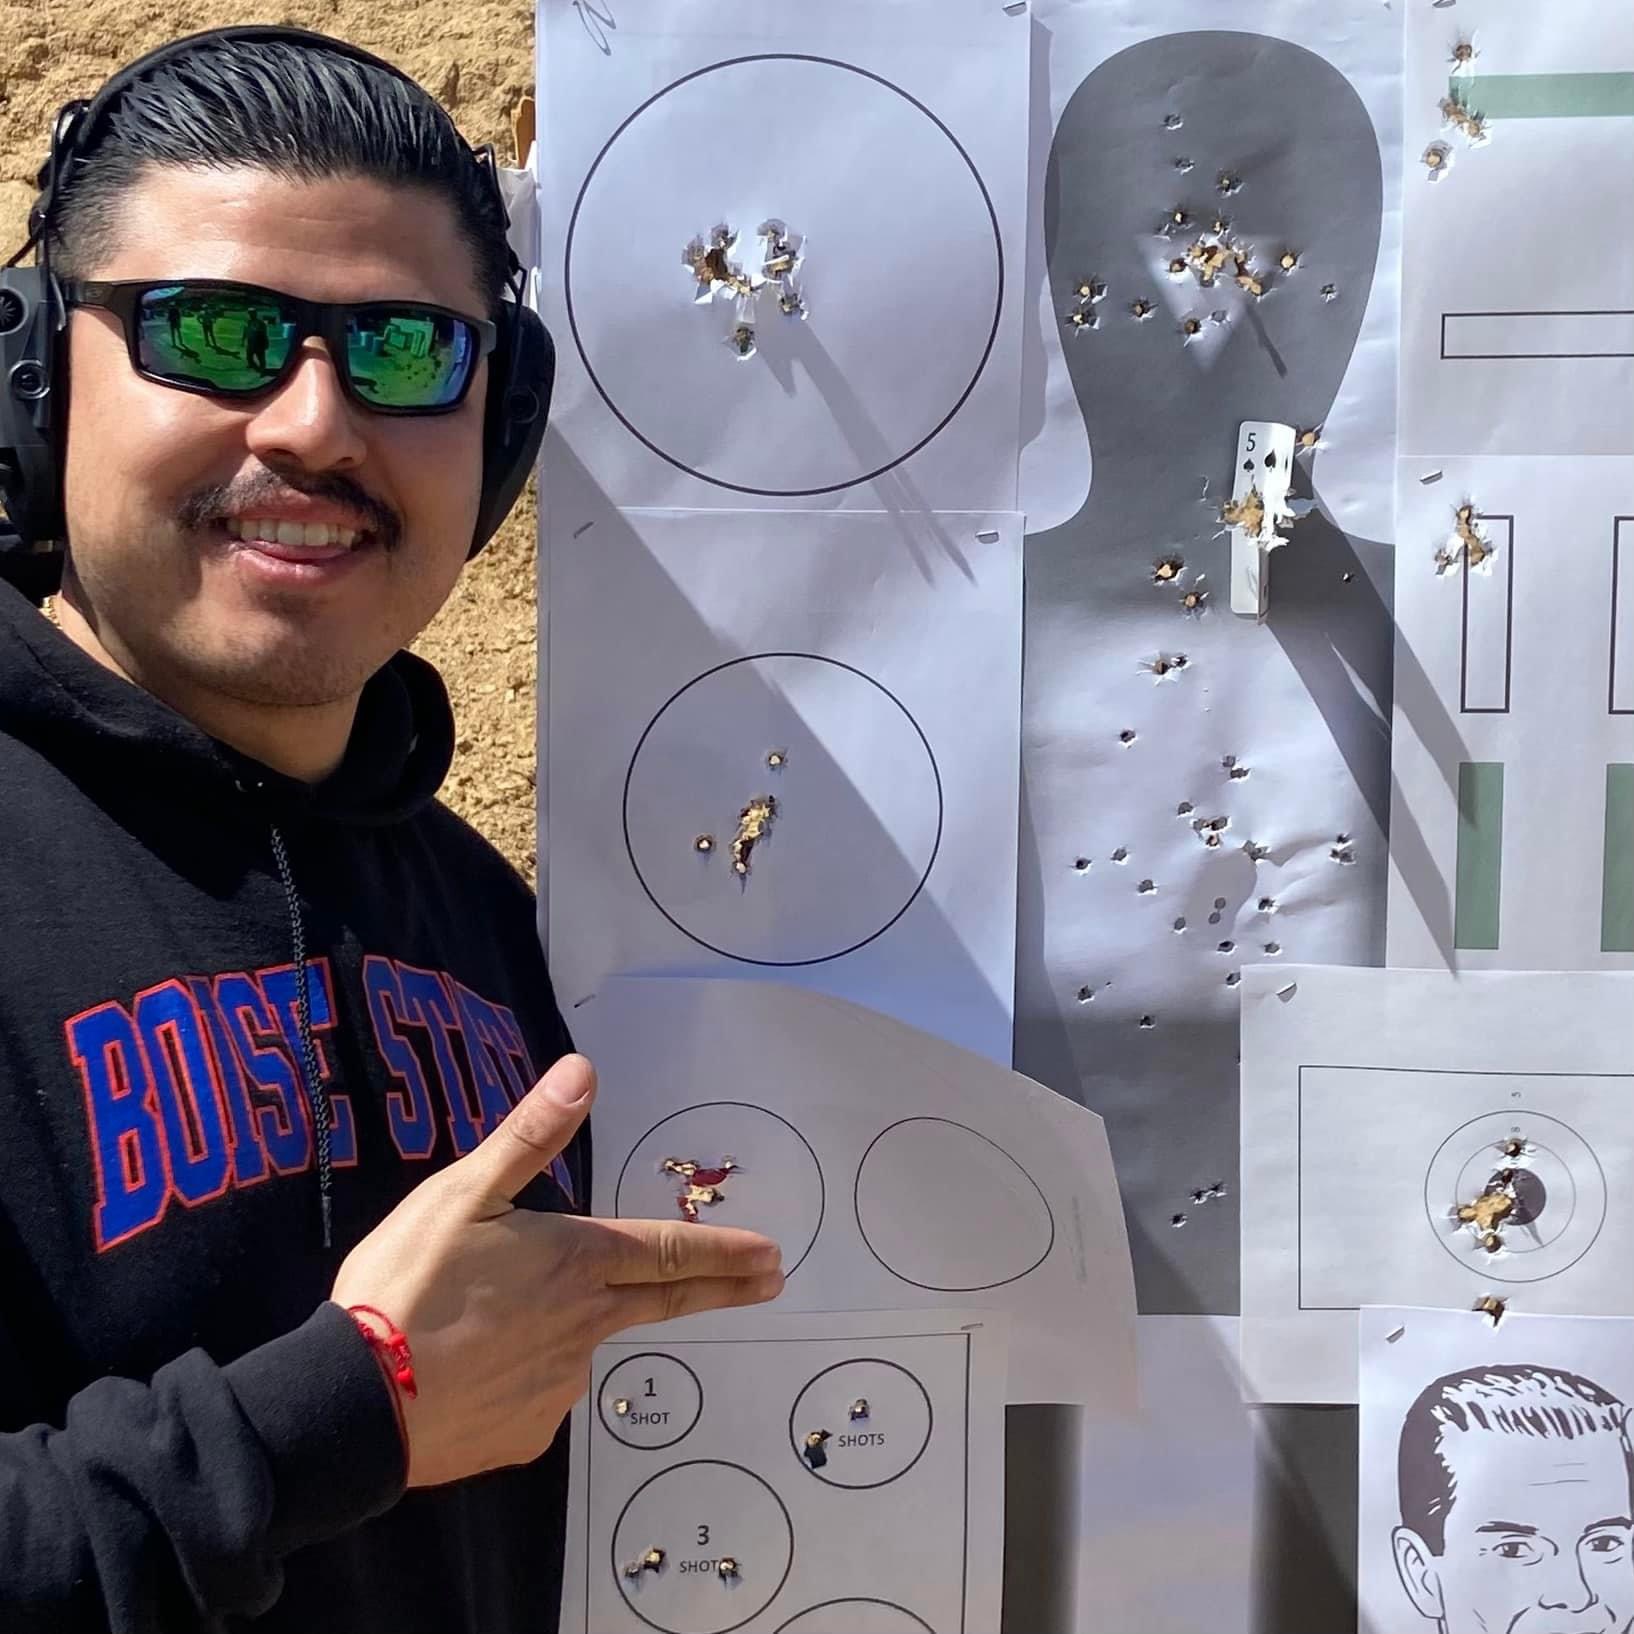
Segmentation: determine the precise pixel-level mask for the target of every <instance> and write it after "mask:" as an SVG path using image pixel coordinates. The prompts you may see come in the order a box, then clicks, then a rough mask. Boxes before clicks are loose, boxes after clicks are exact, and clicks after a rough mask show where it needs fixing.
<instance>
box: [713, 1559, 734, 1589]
mask: <svg viewBox="0 0 1634 1634" xmlns="http://www.w3.org/2000/svg"><path fill="white" fill-rule="evenodd" d="M715 1572H716V1575H717V1576H718V1577H719V1578H720V1580H721V1581H722V1582H723V1583H735V1582H737V1580H738V1563H737V1561H735V1560H734V1559H733V1558H732V1557H731V1556H730V1555H722V1556H721V1557H720V1559H719V1560H717V1561H716V1562H715Z"/></svg>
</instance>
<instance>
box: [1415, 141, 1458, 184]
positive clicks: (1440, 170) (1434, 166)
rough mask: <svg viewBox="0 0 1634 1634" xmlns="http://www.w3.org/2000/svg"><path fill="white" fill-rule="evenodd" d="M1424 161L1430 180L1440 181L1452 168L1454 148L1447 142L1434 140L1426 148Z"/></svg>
mask: <svg viewBox="0 0 1634 1634" xmlns="http://www.w3.org/2000/svg"><path fill="white" fill-rule="evenodd" d="M1422 163H1423V165H1424V170H1425V174H1426V175H1427V176H1428V177H1429V178H1430V180H1431V181H1432V182H1438V181H1440V180H1441V178H1442V177H1443V176H1445V175H1446V174H1447V172H1448V171H1449V170H1450V169H1451V168H1452V148H1451V147H1450V146H1449V145H1448V144H1447V143H1445V142H1432V143H1430V145H1429V146H1428V147H1427V148H1425V150H1424V153H1423V157H1422Z"/></svg>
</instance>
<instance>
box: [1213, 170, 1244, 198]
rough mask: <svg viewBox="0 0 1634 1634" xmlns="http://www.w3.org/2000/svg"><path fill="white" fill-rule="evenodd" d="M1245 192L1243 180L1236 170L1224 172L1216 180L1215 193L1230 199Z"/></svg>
mask: <svg viewBox="0 0 1634 1634" xmlns="http://www.w3.org/2000/svg"><path fill="white" fill-rule="evenodd" d="M1242 190H1243V179H1242V177H1241V176H1239V175H1238V174H1237V173H1236V171H1234V170H1222V171H1221V172H1220V174H1219V175H1218V176H1216V177H1215V179H1214V191H1215V192H1216V193H1220V194H1222V195H1223V196H1224V197H1226V198H1230V197H1231V195H1232V194H1233V193H1240V192H1242Z"/></svg>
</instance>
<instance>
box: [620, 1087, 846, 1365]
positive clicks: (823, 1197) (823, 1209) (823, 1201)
mask: <svg viewBox="0 0 1634 1634" xmlns="http://www.w3.org/2000/svg"><path fill="white" fill-rule="evenodd" d="M711 1106H741V1107H743V1108H745V1109H746V1110H748V1111H750V1112H761V1113H764V1114H765V1115H766V1116H767V1117H768V1118H772V1119H775V1120H776V1121H777V1122H778V1123H780V1124H782V1125H783V1127H784V1128H785V1129H787V1130H788V1132H789V1133H790V1134H791V1135H793V1136H794V1138H795V1139H796V1140H797V1141H799V1142H800V1144H801V1145H802V1146H804V1147H805V1149H806V1151H807V1152H808V1153H810V1155H811V1164H812V1167H813V1168H814V1169H816V1171H817V1224H816V1225H815V1226H813V1227H812V1232H811V1241H810V1242H809V1243H807V1244H806V1251H805V1253H803V1254H802V1255H801V1256H800V1258H799V1259H797V1260H796V1261H795V1262H794V1264H793V1265H791V1266H789V1268H788V1269H787V1270H786V1271H784V1273H783V1275H784V1276H785V1277H792V1276H793V1275H794V1273H795V1272H796V1271H798V1270H799V1269H800V1267H801V1266H802V1265H804V1264H805V1263H806V1261H807V1260H808V1259H809V1258H810V1257H811V1251H812V1249H814V1248H815V1247H816V1246H817V1239H818V1237H820V1236H821V1235H822V1231H823V1221H824V1220H826V1219H827V1218H828V1177H827V1175H825V1174H824V1173H823V1164H822V1159H821V1158H819V1157H818V1156H817V1153H816V1150H815V1149H814V1148H813V1146H812V1144H811V1142H810V1141H809V1140H807V1139H806V1137H805V1136H804V1135H802V1134H801V1133H800V1131H799V1130H798V1129H796V1128H795V1127H794V1125H793V1124H792V1123H790V1122H789V1120H788V1119H787V1118H784V1117H779V1116H778V1114H777V1113H775V1112H773V1111H771V1110H770V1109H769V1108H768V1107H764V1106H756V1105H755V1104H754V1102H752V1101H694V1102H693V1103H692V1105H691V1106H681V1107H677V1108H676V1109H675V1111H673V1112H666V1113H665V1114H664V1116H663V1117H661V1118H660V1119H659V1120H658V1122H657V1123H655V1124H654V1125H653V1126H652V1128H651V1129H649V1130H648V1131H647V1133H646V1134H644V1135H643V1136H642V1137H641V1139H640V1140H638V1141H637V1142H636V1143H635V1144H634V1145H633V1146H632V1147H631V1148H630V1150H629V1154H628V1155H627V1156H626V1157H625V1159H624V1161H623V1163H622V1164H620V1165H619V1171H618V1179H617V1180H615V1181H614V1182H613V1218H614V1219H615V1220H624V1219H631V1218H633V1216H631V1215H626V1214H620V1213H619V1211H618V1202H619V1194H620V1193H621V1192H622V1191H623V1190H624V1177H625V1175H627V1174H628V1173H629V1172H630V1165H631V1163H633V1162H634V1161H635V1154H636V1153H637V1152H639V1151H640V1150H641V1143H642V1141H644V1140H646V1139H647V1137H648V1136H649V1135H656V1134H657V1133H658V1131H659V1130H660V1129H662V1128H663V1127H664V1125H665V1124H666V1123H668V1122H669V1121H670V1119H672V1118H679V1117H681V1116H682V1115H683V1114H684V1113H687V1112H699V1111H702V1110H704V1109H705V1108H706V1107H711ZM683 1365H684V1364H683ZM700 1390H701V1387H700Z"/></svg>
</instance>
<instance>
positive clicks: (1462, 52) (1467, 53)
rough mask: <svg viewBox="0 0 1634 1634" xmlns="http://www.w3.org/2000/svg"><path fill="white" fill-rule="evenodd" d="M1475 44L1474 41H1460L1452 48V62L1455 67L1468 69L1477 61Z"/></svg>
mask: <svg viewBox="0 0 1634 1634" xmlns="http://www.w3.org/2000/svg"><path fill="white" fill-rule="evenodd" d="M1475 56H1476V52H1475V42H1474V41H1473V40H1459V41H1458V43H1457V44H1456V45H1454V46H1453V48H1452V60H1453V64H1454V66H1455V67H1458V68H1467V67H1468V66H1469V65H1470V64H1471V63H1472V62H1474V61H1475Z"/></svg>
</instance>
